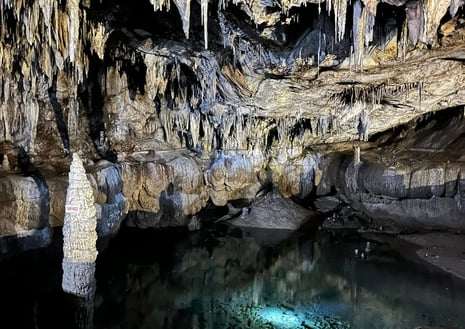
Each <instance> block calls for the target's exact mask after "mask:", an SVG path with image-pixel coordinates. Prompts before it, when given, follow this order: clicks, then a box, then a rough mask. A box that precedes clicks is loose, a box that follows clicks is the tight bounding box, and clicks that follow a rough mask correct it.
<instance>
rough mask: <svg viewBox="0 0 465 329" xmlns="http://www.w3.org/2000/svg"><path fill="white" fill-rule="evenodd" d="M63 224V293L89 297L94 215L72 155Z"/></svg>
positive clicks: (87, 188)
mask: <svg viewBox="0 0 465 329" xmlns="http://www.w3.org/2000/svg"><path fill="white" fill-rule="evenodd" d="M65 211H66V212H65V219H64V225H63V264H62V266H63V281H62V287H63V290H64V291H66V292H69V293H71V294H73V295H77V296H89V295H91V294H92V293H93V292H94V286H95V279H94V273H95V260H96V259H97V248H96V242H97V232H96V226H97V212H96V210H95V206H94V196H93V190H92V187H91V185H90V183H89V181H88V180H87V176H86V172H85V170H84V166H83V165H82V161H81V159H80V158H79V156H78V155H77V154H76V153H74V154H73V161H72V162H71V167H70V171H69V185H68V191H67V194H66V210H65Z"/></svg>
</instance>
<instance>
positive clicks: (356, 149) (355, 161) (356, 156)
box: [354, 146, 360, 164]
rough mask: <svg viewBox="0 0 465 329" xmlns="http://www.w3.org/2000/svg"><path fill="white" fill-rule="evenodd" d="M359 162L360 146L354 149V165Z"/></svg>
mask: <svg viewBox="0 0 465 329" xmlns="http://www.w3.org/2000/svg"><path fill="white" fill-rule="evenodd" d="M359 162H360V146H355V147H354V163H355V164H357V163H359Z"/></svg>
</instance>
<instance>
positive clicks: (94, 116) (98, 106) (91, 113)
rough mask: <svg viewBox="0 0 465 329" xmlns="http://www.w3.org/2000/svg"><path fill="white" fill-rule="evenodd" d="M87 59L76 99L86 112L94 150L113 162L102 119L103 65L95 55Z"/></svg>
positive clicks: (113, 155)
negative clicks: (85, 70)
mask: <svg viewBox="0 0 465 329" xmlns="http://www.w3.org/2000/svg"><path fill="white" fill-rule="evenodd" d="M89 58H90V60H89V72H88V75H87V77H86V79H85V81H84V82H83V83H82V84H80V85H79V88H78V90H79V92H78V97H79V98H80V100H81V103H82V106H83V107H84V109H85V111H86V115H87V119H88V122H89V131H90V137H91V139H92V141H93V142H94V146H95V148H96V150H97V151H98V153H99V155H100V156H101V157H102V158H104V159H106V160H108V161H111V162H114V161H116V153H115V152H114V151H113V150H112V149H111V145H110V141H108V139H106V132H105V122H104V118H103V116H104V113H103V104H104V98H103V93H102V86H101V85H100V81H101V76H102V74H103V72H104V69H105V68H104V63H103V61H102V60H100V59H99V58H98V57H97V55H95V54H94V55H92V56H89Z"/></svg>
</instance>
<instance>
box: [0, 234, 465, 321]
mask: <svg viewBox="0 0 465 329" xmlns="http://www.w3.org/2000/svg"><path fill="white" fill-rule="evenodd" d="M365 244H366V240H363V239H361V238H359V237H357V236H346V237H342V236H338V235H336V236H334V235H333V234H331V233H327V232H323V231H318V232H313V233H311V232H310V233H308V232H307V233H300V234H297V233H291V232H278V231H271V230H261V231H249V232H243V231H239V230H237V229H235V230H229V231H228V232H226V230H223V231H221V232H220V231H218V230H204V231H201V232H196V233H187V232H185V231H150V230H148V231H140V230H130V229H123V231H122V232H121V233H120V234H119V235H118V236H117V237H116V238H114V239H113V240H111V241H110V242H109V245H108V247H107V248H106V249H105V250H103V251H101V252H100V254H99V257H98V261H97V274H96V280H97V291H96V294H95V296H94V297H93V298H91V299H89V300H87V301H83V300H77V299H75V298H72V297H70V296H68V295H66V294H64V293H63V292H62V291H61V289H60V284H61V263H60V262H61V252H60V239H59V237H57V239H55V245H53V246H51V247H49V248H46V249H43V250H40V251H34V252H30V253H27V254H25V255H23V256H21V257H16V258H14V259H12V260H9V261H4V262H2V263H0V278H1V281H0V288H1V292H2V301H1V304H2V307H1V309H0V315H1V321H2V322H3V325H1V328H72V327H75V328H89V327H91V326H92V325H93V327H94V328H140V329H143V328H156V329H158V328H160V329H161V328H167V329H170V328H180V329H181V328H183V329H184V328H195V329H197V328H198V329H202V328H205V329H207V328H226V329H228V328H236V329H239V328H317V329H320V328H333V329H343V328H344V329H345V328H357V329H368V328H370V329H373V328H377V329H388V328H389V329H403V328H406V329H414V328H416V327H417V326H420V325H444V326H451V327H455V328H464V326H463V324H464V323H465V314H464V312H463V310H464V307H465V285H464V283H463V282H462V281H460V280H458V279H455V278H453V277H451V276H450V275H448V274H445V273H442V272H439V271H435V270H431V269H430V268H429V267H427V266H426V265H422V264H415V263H411V262H409V261H407V260H405V259H403V257H402V254H401V253H399V252H398V251H395V250H391V249H390V247H389V246H387V245H379V244H376V242H374V241H372V242H371V246H372V249H373V251H372V252H371V253H369V254H367V256H366V257H365V258H363V259H362V258H361V257H360V255H359V256H358V257H356V256H355V254H354V249H359V250H360V251H362V250H363V249H364V247H365Z"/></svg>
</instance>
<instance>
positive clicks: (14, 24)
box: [0, 0, 465, 154]
mask: <svg viewBox="0 0 465 329" xmlns="http://www.w3.org/2000/svg"><path fill="white" fill-rule="evenodd" d="M462 6H463V1H462V0H418V1H415V0H409V1H405V0H384V1H377V0H362V1H360V0H355V1H346V0H332V1H317V0H308V1H305V0H260V1H258V0H257V1H256V0H234V1H226V0H220V1H218V2H214V1H207V0H201V1H200V2H199V1H195V0H193V1H186V0H173V1H168V0H145V1H138V2H137V4H135V2H134V1H127V0H119V1H109V0H67V1H65V0H61V1H56V0H37V1H31V0H2V1H0V11H1V16H0V19H1V24H0V68H1V71H2V74H1V76H0V128H1V129H0V132H1V136H0V142H3V143H11V144H14V145H23V146H24V147H26V148H28V149H29V150H30V151H32V152H38V153H40V152H41V151H45V150H50V149H52V148H53V147H54V146H53V145H55V144H56V145H60V144H62V145H60V146H63V147H64V148H65V150H66V149H67V148H69V147H70V144H71V148H73V147H79V148H81V149H82V148H84V149H85V148H86V145H84V144H85V143H86V142H85V141H82V140H85V139H86V138H84V137H83V136H84V135H86V134H87V135H88V140H89V141H90V142H89V143H88V145H87V148H88V149H89V150H90V149H92V147H94V148H97V149H98V147H100V148H103V151H102V150H100V151H101V152H100V153H102V152H103V153H105V152H107V149H105V148H108V147H106V146H105V145H104V144H105V143H107V144H108V143H111V144H112V147H113V148H114V150H116V151H117V152H118V151H121V152H122V151H128V150H133V149H144V148H145V149H151V148H160V147H167V148H169V147H172V148H176V147H185V146H188V147H191V148H196V147H199V145H200V144H201V147H202V149H204V150H206V151H211V150H213V149H215V148H225V149H228V148H229V149H233V148H236V149H237V148H248V147H249V148H250V147H251V146H250V145H252V147H256V148H266V147H267V145H268V146H269V145H270V143H272V141H270V138H271V139H275V140H276V141H277V142H279V143H283V144H285V145H286V147H289V146H291V147H295V146H296V145H297V144H298V146H299V147H305V146H308V145H314V144H319V143H337V142H347V141H354V140H368V139H369V137H370V136H371V135H373V134H375V133H378V132H382V131H386V130H388V129H391V128H393V127H396V126H398V125H400V124H404V123H406V122H408V121H410V120H412V119H414V118H416V117H419V116H421V115H422V114H425V113H428V112H435V111H438V110H443V109H448V108H452V107H458V106H463V105H464V104H465V91H464V85H465V69H464V61H465V44H464V42H463V38H464V31H465V29H464V27H465V17H464V11H463V8H462ZM56 127H58V129H57V128H56ZM54 129H55V130H54ZM83 132H85V133H84V134H83ZM102 132H103V133H102ZM48 135H50V136H54V137H50V138H48V139H49V140H48V141H46V139H47V138H46V137H45V136H48ZM297 139H298V142H296V140H297ZM50 140H54V141H50ZM79 140H81V141H80V142H79ZM78 144H79V145H78ZM73 145H75V146H73ZM76 145H78V146H76ZM89 145H90V146H89ZM61 151H62V149H61V150H60V152H61ZM89 152H91V151H89ZM48 154H50V153H48Z"/></svg>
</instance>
